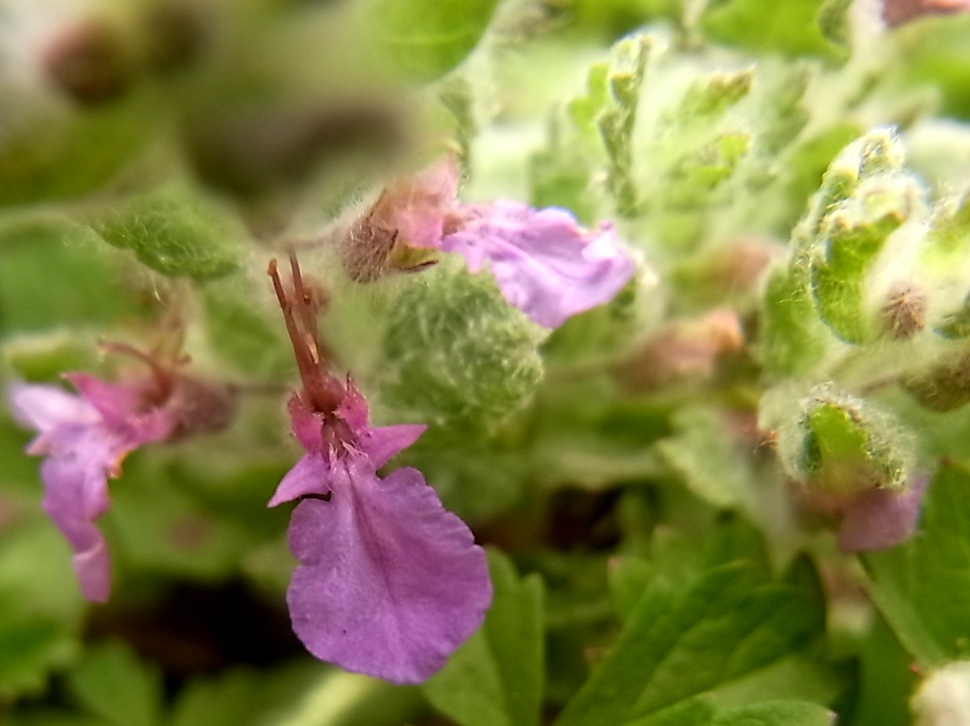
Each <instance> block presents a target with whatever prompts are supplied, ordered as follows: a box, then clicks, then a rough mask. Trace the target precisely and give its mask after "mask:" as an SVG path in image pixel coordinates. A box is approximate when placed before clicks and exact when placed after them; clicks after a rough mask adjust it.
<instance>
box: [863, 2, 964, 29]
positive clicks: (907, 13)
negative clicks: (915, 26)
mask: <svg viewBox="0 0 970 726" xmlns="http://www.w3.org/2000/svg"><path fill="white" fill-rule="evenodd" d="M967 10H970V2H968V0H883V3H882V17H883V20H885V21H886V25H888V26H889V27H890V28H895V27H896V26H899V25H903V24H904V23H908V22H910V21H912V20H916V19H917V18H919V17H922V16H924V15H947V14H952V13H962V12H966V11H967Z"/></svg>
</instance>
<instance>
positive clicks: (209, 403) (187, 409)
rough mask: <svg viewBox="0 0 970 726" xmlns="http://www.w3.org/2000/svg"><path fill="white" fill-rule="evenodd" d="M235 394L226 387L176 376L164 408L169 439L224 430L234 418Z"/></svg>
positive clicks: (228, 386)
mask: <svg viewBox="0 0 970 726" xmlns="http://www.w3.org/2000/svg"><path fill="white" fill-rule="evenodd" d="M237 403H238V391H237V390H236V389H235V388H234V387H233V386H230V385H227V384H224V383H216V382H213V381H203V380H201V379H198V378H190V377H189V376H178V377H177V378H176V379H175V383H174V386H173V388H172V393H171V396H170V399H169V401H168V402H167V403H166V408H168V409H169V410H170V411H171V412H172V416H173V417H174V419H175V427H174V429H173V430H172V435H171V436H170V438H169V440H176V439H182V438H188V437H190V436H195V435H197V434H204V433H214V432H217V431H221V430H223V429H225V428H228V427H229V426H230V425H231V424H232V422H233V420H234V419H235V417H236V408H237Z"/></svg>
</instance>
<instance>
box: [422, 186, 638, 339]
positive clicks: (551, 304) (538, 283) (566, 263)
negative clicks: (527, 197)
mask: <svg viewBox="0 0 970 726" xmlns="http://www.w3.org/2000/svg"><path fill="white" fill-rule="evenodd" d="M461 211H462V221H461V222H460V223H459V224H458V227H457V229H456V231H454V232H452V233H451V234H448V235H446V236H445V237H443V238H442V239H441V241H440V242H439V245H438V246H439V249H441V250H443V251H445V252H457V253H458V254H460V255H461V256H462V257H464V258H465V262H466V263H467V264H468V269H469V270H470V271H471V272H473V273H474V272H478V271H479V270H481V269H482V268H483V267H485V266H486V265H487V266H488V268H489V270H490V272H491V273H492V275H494V276H495V280H496V282H497V283H498V286H499V289H500V290H501V291H502V294H503V295H504V296H505V299H506V300H508V301H509V303H510V304H511V305H513V306H515V307H517V308H518V309H519V310H521V311H522V312H524V313H525V314H526V315H527V316H528V317H529V319H530V320H532V321H533V322H536V323H538V324H539V325H542V326H543V327H546V328H558V327H559V326H560V325H562V324H563V323H564V322H566V320H567V319H568V318H570V317H572V316H573V315H576V314H577V313H581V312H585V311H586V310H590V309H591V308H594V307H596V306H598V305H602V304H603V303H606V302H609V301H610V300H612V299H613V297H614V296H615V295H616V294H617V293H618V292H619V291H620V290H621V289H623V287H624V286H625V285H626V284H627V283H628V282H629V281H630V278H631V277H633V274H634V272H635V271H636V267H635V265H634V263H633V259H632V258H631V257H630V255H629V254H628V253H626V252H625V251H624V250H623V249H622V248H621V247H620V246H619V245H618V244H617V242H616V238H615V236H614V234H613V228H612V226H611V225H609V224H602V225H600V226H599V228H598V229H596V230H593V231H587V230H584V229H582V228H581V227H579V226H578V225H577V224H576V220H575V219H574V218H573V216H572V215H571V214H570V213H569V212H567V211H566V210H564V209H555V208H550V209H541V210H535V209H532V208H531V207H529V206H528V205H525V204H521V203H519V202H511V201H504V200H500V201H497V202H493V203H492V204H487V205H483V204H473V205H465V206H464V207H462V210H461Z"/></svg>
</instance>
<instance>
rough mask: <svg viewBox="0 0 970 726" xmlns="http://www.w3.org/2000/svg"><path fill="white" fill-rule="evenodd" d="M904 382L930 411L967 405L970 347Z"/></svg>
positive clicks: (969, 400) (969, 386) (907, 389)
mask: <svg viewBox="0 0 970 726" xmlns="http://www.w3.org/2000/svg"><path fill="white" fill-rule="evenodd" d="M901 383H902V386H903V388H904V389H905V391H906V392H907V393H909V395H910V396H912V397H913V398H914V399H915V400H916V401H917V403H919V404H920V405H921V406H922V407H923V408H927V409H929V410H930V411H952V410H953V409H955V408H960V407H961V406H965V405H966V404H967V403H970V351H966V350H964V351H963V352H961V353H960V354H958V355H956V356H954V357H952V358H950V359H949V360H946V361H944V362H943V363H939V364H937V365H935V366H934V367H932V368H931V369H930V370H929V371H928V372H926V373H923V374H922V375H920V376H914V377H911V378H905V379H903V380H902V381H901Z"/></svg>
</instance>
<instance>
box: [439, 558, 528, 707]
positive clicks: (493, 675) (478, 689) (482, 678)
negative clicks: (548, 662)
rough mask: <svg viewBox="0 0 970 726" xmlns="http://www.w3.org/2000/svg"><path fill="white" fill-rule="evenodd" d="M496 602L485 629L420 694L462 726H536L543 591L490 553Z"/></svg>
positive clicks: (449, 661) (488, 616)
mask: <svg viewBox="0 0 970 726" xmlns="http://www.w3.org/2000/svg"><path fill="white" fill-rule="evenodd" d="M489 565H490V569H491V574H492V586H493V588H494V592H495V595H494V599H493V600H492V607H491V609H490V610H489V611H488V615H487V616H486V618H485V624H484V625H483V626H482V628H481V629H480V630H479V631H478V632H476V633H475V634H474V635H472V637H471V638H469V639H468V641H467V642H466V643H465V644H464V645H462V646H461V647H460V648H459V649H458V650H457V651H456V652H455V653H454V655H452V656H451V658H450V659H449V660H448V663H447V665H446V666H445V667H444V668H443V669H442V670H441V671H440V672H439V673H437V674H436V675H435V676H433V677H432V678H431V680H429V681H428V682H427V683H425V684H424V685H423V686H422V691H423V692H424V694H425V696H427V698H428V700H429V701H430V702H431V704H432V705H433V706H434V707H435V708H436V709H437V710H439V711H440V712H441V713H443V714H445V715H446V716H448V718H450V719H452V720H454V721H456V722H457V723H458V724H461V726H533V725H534V724H538V723H539V707H540V705H541V703H542V691H543V675H544V667H543V660H544V658H543V635H544V633H543V617H542V614H543V591H542V581H541V580H540V579H539V578H538V576H536V575H530V576H529V577H526V578H523V579H521V580H520V579H519V578H518V577H517V576H516V574H515V569H514V568H513V566H512V563H511V562H510V561H509V560H508V558H507V557H505V556H504V555H502V554H501V553H499V552H497V551H495V550H490V551H489Z"/></svg>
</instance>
